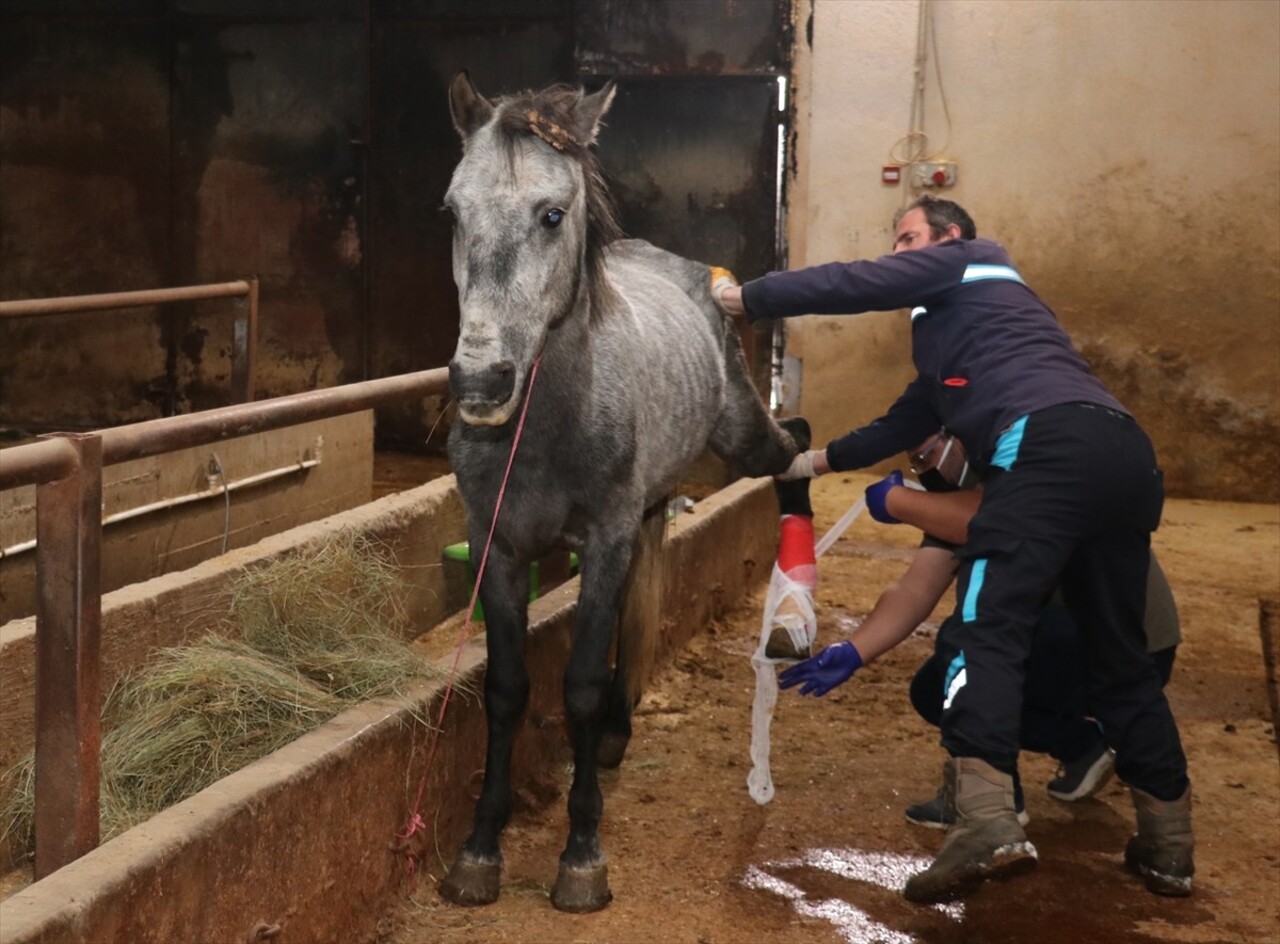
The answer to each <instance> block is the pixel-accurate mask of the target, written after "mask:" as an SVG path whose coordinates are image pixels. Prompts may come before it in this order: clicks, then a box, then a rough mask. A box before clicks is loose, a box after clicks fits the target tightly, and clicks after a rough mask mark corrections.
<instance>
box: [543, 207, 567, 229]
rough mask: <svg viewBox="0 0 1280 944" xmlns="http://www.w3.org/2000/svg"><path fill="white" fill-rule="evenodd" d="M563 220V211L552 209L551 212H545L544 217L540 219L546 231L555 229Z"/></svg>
mask: <svg viewBox="0 0 1280 944" xmlns="http://www.w3.org/2000/svg"><path fill="white" fill-rule="evenodd" d="M563 219H564V210H559V209H552V210H548V211H547V212H546V215H544V216H543V217H542V222H543V225H545V226H546V227H547V229H555V228H556V227H557V226H559V225H560V221H561V220H563Z"/></svg>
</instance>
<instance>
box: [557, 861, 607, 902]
mask: <svg viewBox="0 0 1280 944" xmlns="http://www.w3.org/2000/svg"><path fill="white" fill-rule="evenodd" d="M611 901H613V892H611V891H609V866H608V865H606V864H605V863H603V862H601V863H600V864H599V865H587V866H573V865H565V864H564V863H563V862H561V863H560V873H559V874H558V875H557V876H556V884H555V886H554V887H553V888H552V889H551V904H552V905H554V906H555V907H556V909H557V910H559V911H568V912H571V913H573V914H586V913H587V912H589V911H599V910H601V909H602V908H604V907H605V906H606V905H607V904H609V902H611Z"/></svg>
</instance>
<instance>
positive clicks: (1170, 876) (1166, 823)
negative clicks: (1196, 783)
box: [1124, 785, 1196, 898]
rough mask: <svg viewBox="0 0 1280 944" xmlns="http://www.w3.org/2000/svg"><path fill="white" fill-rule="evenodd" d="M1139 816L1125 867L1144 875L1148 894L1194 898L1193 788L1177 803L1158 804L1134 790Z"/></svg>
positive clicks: (1125, 849) (1143, 793)
mask: <svg viewBox="0 0 1280 944" xmlns="http://www.w3.org/2000/svg"><path fill="white" fill-rule="evenodd" d="M1129 792H1130V793H1131V794H1133V808H1134V810H1135V811H1137V814H1138V832H1137V833H1136V834H1135V835H1134V836H1133V837H1131V838H1130V839H1129V843H1128V845H1126V846H1125V847H1124V864H1125V867H1126V868H1128V870H1129V871H1130V872H1133V873H1135V874H1137V875H1141V876H1142V877H1143V879H1144V880H1145V881H1146V885H1147V891H1149V892H1155V893H1156V894H1157V895H1172V896H1175V897H1179V898H1181V897H1184V896H1186V895H1190V894H1191V876H1192V875H1194V874H1195V872H1196V866H1195V863H1194V862H1193V861H1192V853H1193V851H1194V849H1195V839H1194V837H1193V836H1192V835H1191V787H1190V785H1188V786H1187V789H1186V791H1185V792H1184V793H1183V794H1182V796H1180V797H1178V799H1176V800H1157V799H1156V798H1155V797H1153V796H1152V795H1151V794H1150V793H1147V792H1146V791H1144V790H1139V789H1138V788H1137V787H1130V788H1129Z"/></svg>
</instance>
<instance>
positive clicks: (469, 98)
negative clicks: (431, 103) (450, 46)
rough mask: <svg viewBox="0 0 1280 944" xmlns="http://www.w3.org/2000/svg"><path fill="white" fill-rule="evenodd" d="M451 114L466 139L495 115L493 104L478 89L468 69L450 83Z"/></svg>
mask: <svg viewBox="0 0 1280 944" xmlns="http://www.w3.org/2000/svg"><path fill="white" fill-rule="evenodd" d="M449 114H450V115H452V116H453V126H454V127H455V128H457V129H458V134H460V135H461V136H462V140H464V141H465V140H466V139H467V138H469V137H471V135H473V134H475V132H476V130H477V129H479V128H481V127H483V126H484V124H485V122H487V121H488V120H489V119H490V118H491V117H492V116H493V105H492V104H490V102H489V100H488V99H487V98H485V97H484V96H483V95H481V94H480V93H479V92H477V91H476V87H475V86H474V85H472V84H471V76H470V74H469V73H468V72H467V70H466V69H463V70H462V71H461V72H459V73H458V74H457V75H455V76H454V77H453V81H452V82H450V83H449Z"/></svg>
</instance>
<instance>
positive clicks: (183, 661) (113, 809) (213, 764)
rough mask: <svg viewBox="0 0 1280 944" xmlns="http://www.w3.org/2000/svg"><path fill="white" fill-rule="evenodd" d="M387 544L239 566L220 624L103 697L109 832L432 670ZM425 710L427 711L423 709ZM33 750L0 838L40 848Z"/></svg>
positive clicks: (9, 776)
mask: <svg viewBox="0 0 1280 944" xmlns="http://www.w3.org/2000/svg"><path fill="white" fill-rule="evenodd" d="M404 597H405V592H404V586H403V578H402V577H401V576H400V574H399V571H398V570H397V568H396V566H395V563H394V561H393V560H392V559H391V558H390V555H389V554H388V553H387V552H386V551H384V550H381V549H379V548H377V547H376V546H375V545H373V544H372V543H371V542H370V541H368V540H367V539H365V538H362V537H359V536H344V537H339V538H335V539H334V540H332V541H329V542H327V543H326V544H324V545H322V546H320V547H319V548H317V549H316V550H314V551H313V552H310V553H307V554H301V555H298V556H295V557H289V558H286V559H282V560H279V561H275V562H272V563H271V564H268V565H266V566H264V567H261V568H258V569H255V570H252V571H246V572H245V573H244V574H243V575H242V576H241V577H240V578H239V579H237V581H236V582H235V584H234V586H233V587H232V588H231V591H230V600H229V604H228V607H227V616H226V618H225V619H224V621H223V626H222V629H221V631H220V632H219V633H218V634H215V635H211V636H209V637H207V638H205V639H203V640H200V641H198V642H196V643H194V644H193V645H188V646H180V647H175V648H170V649H163V650H160V651H159V652H158V653H156V654H155V655H154V656H153V657H152V658H151V659H150V660H149V661H148V662H147V663H146V664H144V665H142V666H140V667H139V668H137V669H135V670H134V671H132V672H130V673H129V674H127V675H125V676H123V677H122V678H121V679H120V681H119V682H117V684H116V686H115V688H114V689H113V690H112V691H111V693H110V695H109V696H108V697H107V700H106V704H105V705H104V707H103V728H104V731H105V732H106V733H105V734H104V736H103V741H102V780H101V791H100V803H101V820H102V834H103V839H104V840H105V839H108V838H110V837H111V836H113V835H116V834H117V833H120V832H123V831H124V830H126V829H128V828H129V827H131V826H133V825H135V824H137V823H139V822H142V821H143V820H145V819H147V818H149V817H151V816H153V815H154V814H156V813H158V812H159V811H161V810H163V809H165V808H166V807H168V806H171V805H173V804H174V803H177V802H179V801H181V800H183V799H186V798H187V797H189V796H193V795H194V794H196V793H198V792H199V791H200V790H203V789H204V788H205V787H207V786H209V785H210V784H212V783H214V782H215V781H217V780H219V779H221V778H222V777H225V776H227V775H228V774H230V773H233V772H235V771H237V770H239V769H240V768H242V767H244V766H245V765H247V764H249V763H250V762H252V761H254V760H257V759H258V758H260V757H264V756H266V755H267V754H269V753H271V752H272V751H274V750H276V749H277V748H280V747H282V746H284V745H285V744H288V743H289V742H291V741H293V740H295V739H296V738H297V737H298V736H300V735H301V734H303V733H305V732H307V731H309V730H311V729H313V728H315V727H317V726H319V725H320V724H322V723H324V722H325V721H327V720H328V719H330V718H332V717H333V716H334V715H336V714H337V713H338V712H339V711H341V710H342V709H343V708H345V707H347V706H348V705H350V704H352V703H354V702H357V701H360V700H363V699H367V698H373V697H379V696H384V695H391V694H396V693H400V692H402V691H403V690H404V689H405V688H406V687H407V686H408V685H409V684H410V683H412V682H415V681H419V680H422V679H425V678H427V677H431V676H433V675H436V674H438V671H439V670H437V669H435V668H434V667H433V666H431V665H429V664H428V663H426V662H424V661H423V659H422V658H421V657H419V656H417V655H415V654H414V653H413V652H412V650H410V648H409V647H408V645H407V644H406V643H405V641H404V640H405V636H406V633H407V627H408V620H407V617H406V613H405V606H404ZM419 720H422V719H419ZM34 766H35V765H34V759H33V757H32V755H27V757H25V758H24V759H23V760H22V761H20V762H19V763H18V764H16V765H14V767H13V768H11V769H10V770H9V771H8V772H7V773H6V774H5V778H4V779H5V781H6V782H5V783H4V785H3V787H2V788H0V795H3V796H6V797H8V800H7V802H6V803H5V805H4V807H3V808H0V827H2V828H3V836H4V837H9V836H12V837H14V839H15V841H14V842H13V843H12V844H11V848H14V849H18V848H22V849H25V850H26V851H27V854H28V855H30V854H31V852H32V850H33V849H34V835H33V824H32V816H33V811H34V793H35V791H34Z"/></svg>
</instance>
